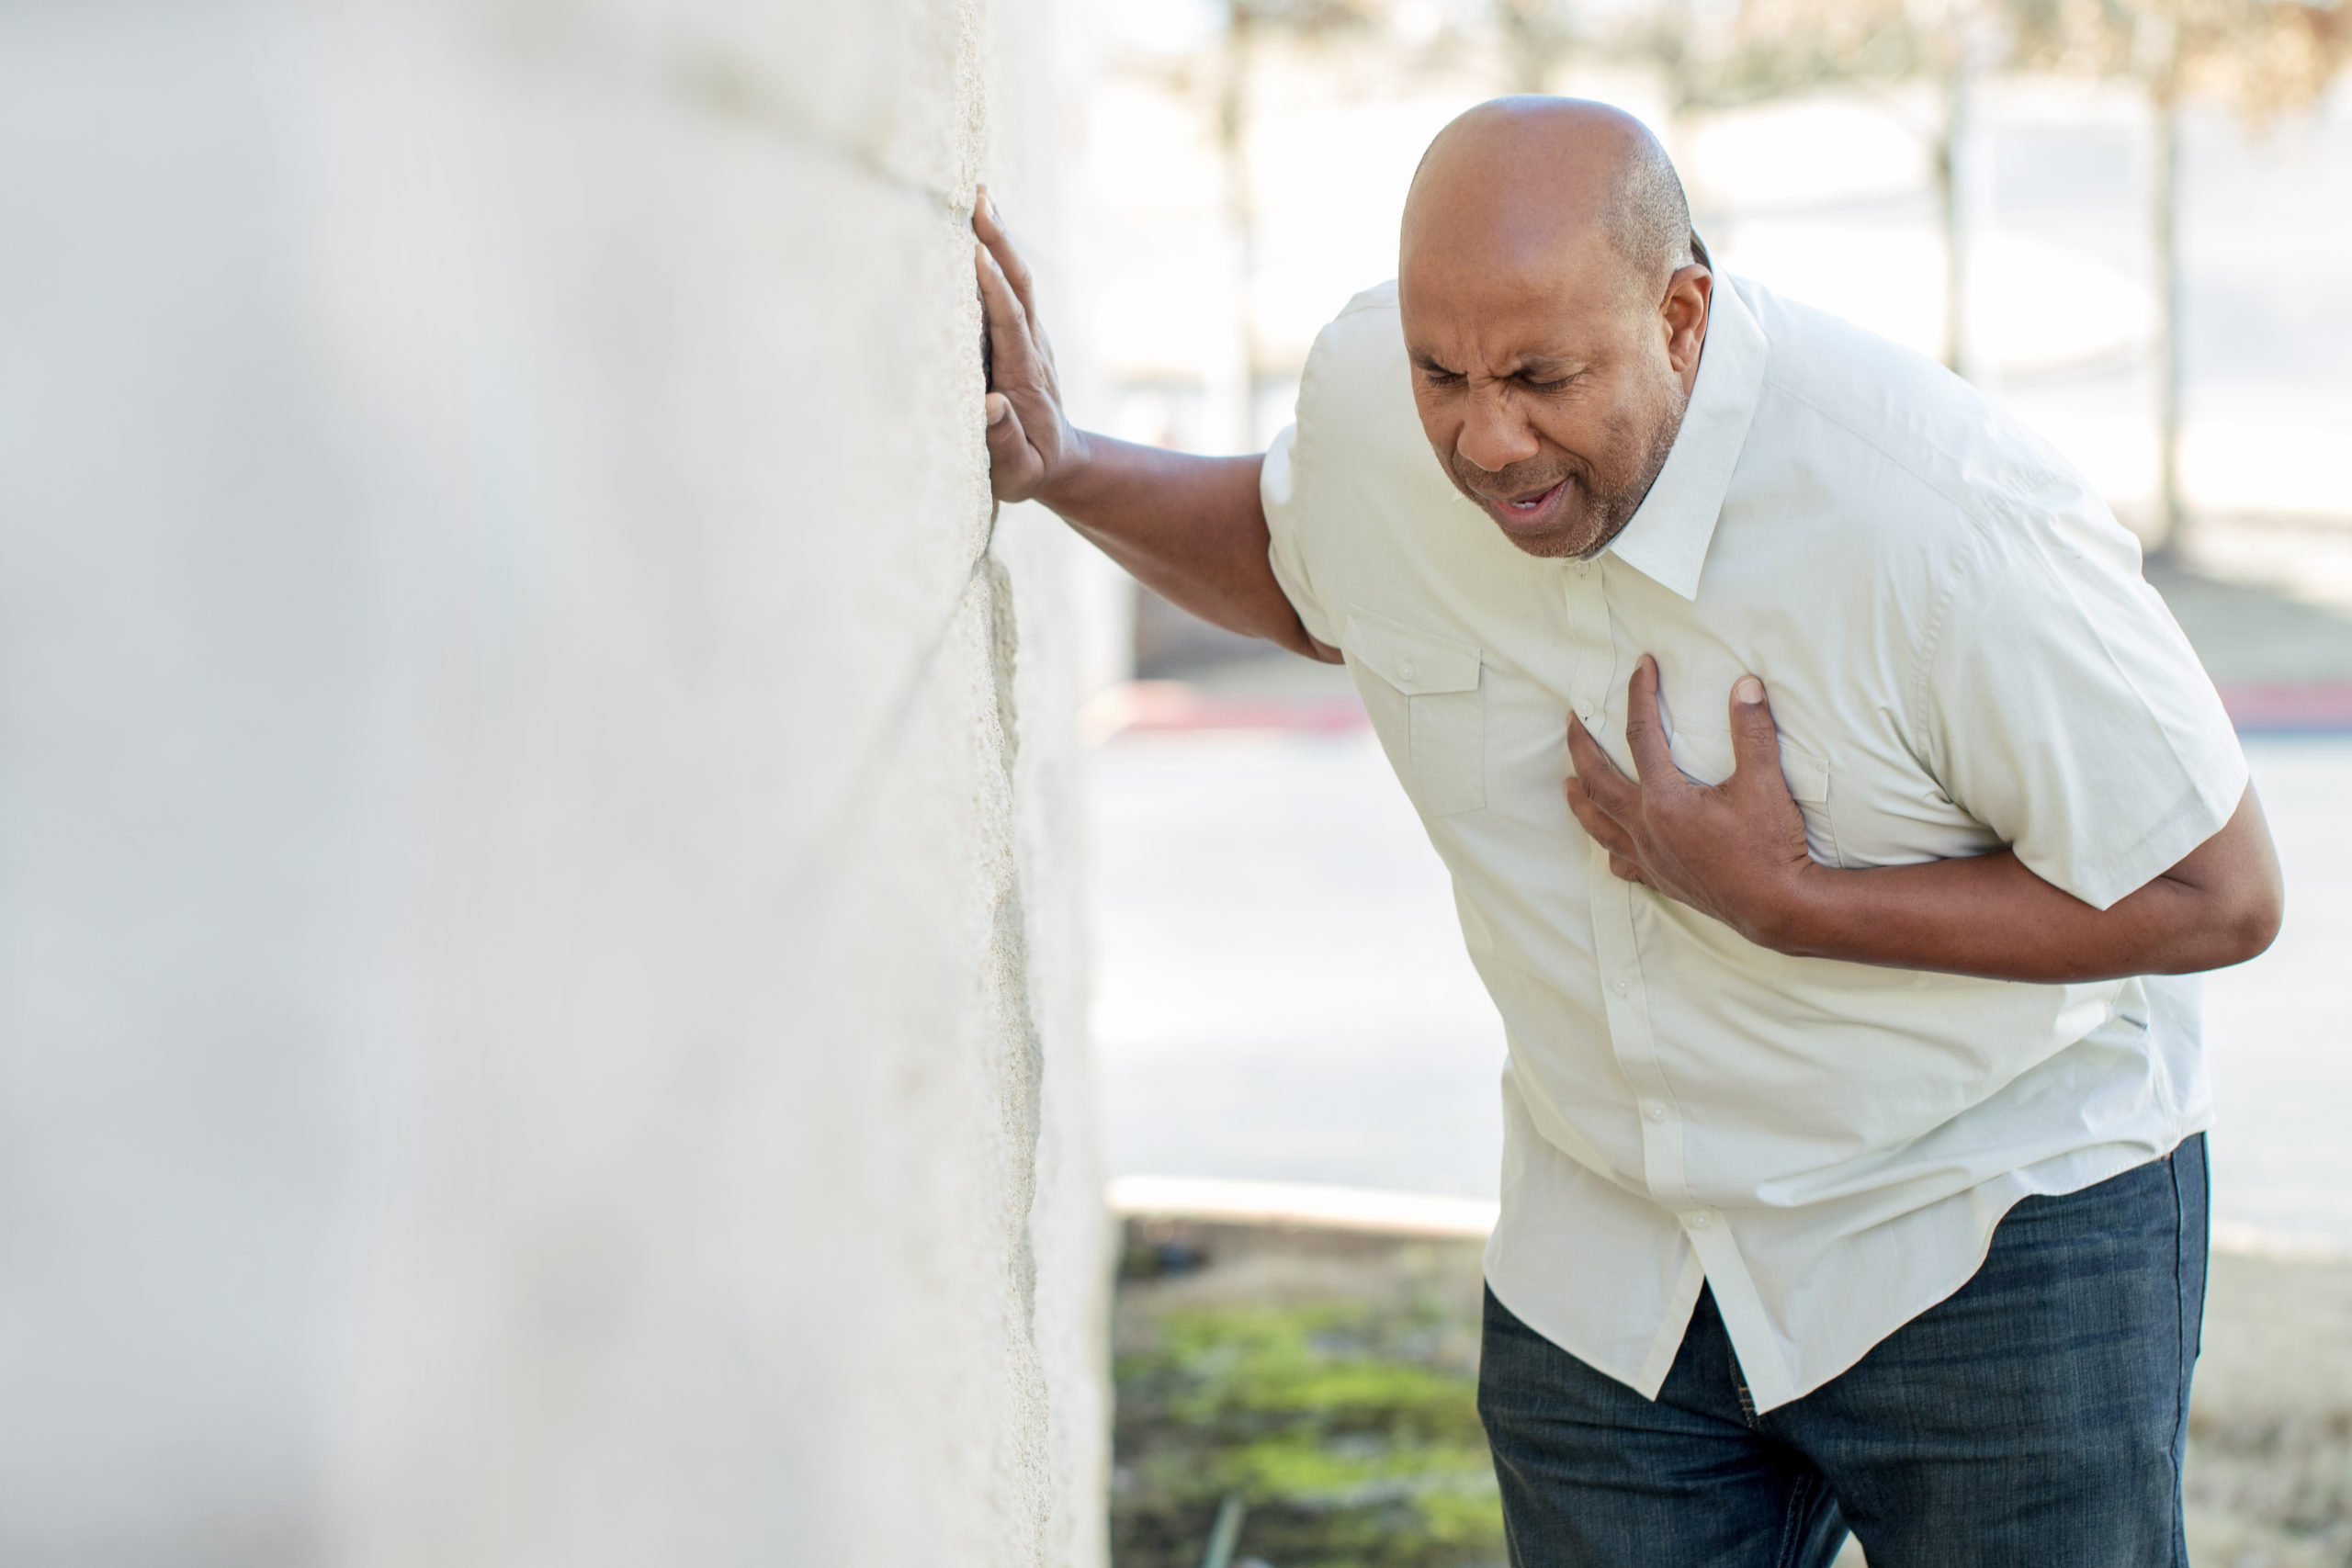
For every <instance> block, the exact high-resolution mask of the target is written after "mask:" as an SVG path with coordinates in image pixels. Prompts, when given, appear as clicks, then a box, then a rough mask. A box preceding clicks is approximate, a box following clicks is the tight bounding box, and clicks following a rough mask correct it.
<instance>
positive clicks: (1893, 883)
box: [1764, 791, 2282, 982]
mask: <svg viewBox="0 0 2352 1568" xmlns="http://www.w3.org/2000/svg"><path fill="white" fill-rule="evenodd" d="M2281 901H2282V895H2281V893H2280V891H2279V886H2278V866H2277V862H2276V860H2275V859H2274V858H2273V857H2272V855H2271V853H2270V848H2269V839H2268V836H2267V833H2266V832H2264V831H2263V830H2262V828H2261V811H2260V807H2259V806H2258V805H2257V804H2256V802H2255V799H2254V796H2253V794H2252V792H2251V791H2249V792H2248V793H2247V795H2246V797H2245V801H2244V802H2243V803H2242V804H2241V805H2240V807H2239V808H2238V813H2237V815H2236V816H2235V817H2233V818H2232V820H2231V822H2230V824H2229V825H2228V826H2227V827H2225V828H2223V829H2222V831H2221V832H2220V833H2218V834H2216V835H2215V836H2214V837H2213V838H2212V839H2211V840H2207V842H2206V843H2205V844H2203V845H2200V846H2199V848H2198V849H2197V850H2196V851H2194V852H2191V853H2190V855H2189V856H2188V858H2187V859H2185V860H2183V861H2182V862H2181V863H2180V864H2179V865H2177V866H2175V867H2174V868H2172V870H2170V871H2168V872H2166V873H2165V874H2163V875H2160V876H2158V877H2156V878H2154V880H2153V881H2151V882H2149V883H2148V884H2147V885H2146V886H2143V887H2141V888H2139V889H2138V890H2137V891H2135V892H2133V893H2131V894H2128V895H2126V896H2125V897H2122V898H2120V899H2118V900H2117V901H2116V902H2115V903H2114V904H2112V905H2110V906H2109V907H2108V908H2105V909H2095V908H2092V907H2091V906H2090V905H2088V904H2086V903H2084V902H2083V901H2082V900H2081V899H2079V898H2076V897H2074V896H2073V895H2071V894H2068V893H2065V892H2063V891H2061V890H2060V889H2059V888H2057V887H2054V886H2052V885H2051V884H2049V883H2047V882H2044V881H2043V880H2042V879H2041V877H2039V876H2036V875H2035V874H2033V873H2032V872H2031V871H2030V870H2029V869H2027V867H2026V866H2025V864H2024V863H2022V862H2020V861H2019V860H2018V857H2017V856H2016V854H2015V853H2013V852H2009V851H2007V850H2004V851H2002V852H1999V853H1997V854H1989V855H1980V856H1977V857H1975V858H1973V859H1969V860H1947V861H1931V862H1928V863H1925V864H1922V865H1903V866H1882V867H1876V868H1873V869H1870V870H1860V871H1844V870H1839V869H1838V868H1836V867H1832V866H1825V865H1816V864H1808V865H1807V866H1806V867H1805V868H1804V873H1803V874H1801V875H1799V876H1797V877H1796V878H1794V879H1793V885H1792V893H1791V896H1790V897H1788V898H1787V900H1786V901H1785V903H1784V905H1783V907H1782V908H1780V909H1779V910H1778V911H1777V916H1776V918H1775V919H1773V920H1772V921H1770V926H1771V928H1772V929H1770V930H1769V931H1766V932H1765V933H1764V940H1765V942H1766V945H1768V946H1771V947H1773V948H1776V949H1777V950H1779V951H1781V952H1783V953H1792V954H1796V955H1801V956H1806V957H1815V958H1840V959H1846V960H1849V961H1851V962H1854V963H1858V964H1888V965H1891V966H1894V967H1897V968H1904V969H1934V970H1940V971H1943V972H1945V973H1948V974H1956V975H1977V976H1985V977H1986V978H1989V979H1996V980H2032V981H2042V982H2061V981H2074V980H2106V979H2114V978H2116V977H2118V976H2125V975H2177V974H2188V973H2191V972H2194V971H2197V970H2203V969H2217V968H2221V967H2222V966H2223V965H2226V964H2238V963H2242V962H2244V961H2245V960H2246V959H2248V958H2250V957H2252V956H2254V955H2255V954H2256V953H2259V952H2261V951H2262V949H2263V948H2265V947H2267V946H2268V945H2269V943H2270V940H2271V938H2272V937H2273V936H2275V935H2276V934H2277V932H2278V919H2279V912H2280V905H2281Z"/></svg>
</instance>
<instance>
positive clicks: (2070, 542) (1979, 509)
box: [1734, 279, 2140, 586]
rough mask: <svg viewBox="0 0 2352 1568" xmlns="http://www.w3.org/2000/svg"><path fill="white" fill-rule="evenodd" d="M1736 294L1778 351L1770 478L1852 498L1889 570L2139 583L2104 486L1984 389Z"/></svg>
mask: <svg viewBox="0 0 2352 1568" xmlns="http://www.w3.org/2000/svg"><path fill="white" fill-rule="evenodd" d="M1734 287H1736V288H1737V289H1738V290H1739V294H1740V298H1741V300H1742V302H1743V303H1745V304H1746V305H1747V307H1748V309H1749V310H1750V311H1751V312H1752V313H1753V314H1754V315H1755V316H1756V318H1757V321H1758V323H1759V324H1760V325H1761V326H1762V327H1763V329H1764V332H1765V334H1766V336H1767V337H1768V338H1769V340H1770V344H1771V352H1770V358H1769V360H1768V362H1767V367H1766V370H1765V377H1764V391H1763V396H1762V398H1761V400H1760V402H1759V405H1758V411H1757V422H1756V425H1755V427H1754V429H1753V432H1752V434H1751V455H1752V456H1754V457H1757V458H1758V459H1759V462H1758V463H1757V464H1756V465H1755V477H1756V478H1757V479H1761V480H1765V481H1766V482H1767V483H1768V484H1769V483H1770V481H1771V480H1772V479H1774V478H1776V477H1777V479H1779V480H1780V482H1781V483H1782V484H1784V485H1788V486H1791V487H1792V488H1795V489H1797V490H1813V491H1817V492H1819V493H1822V494H1823V496H1824V499H1827V498H1828V497H1831V496H1834V497H1836V498H1837V499H1838V501H1839V502H1843V503H1844V504H1840V505H1834V506H1832V507H1830V508H1828V509H1827V510H1828V511H1829V512H1830V513H1833V514H1837V515H1842V516H1843V517H1844V518H1845V519H1846V520H1847V521H1848V522H1849V525H1852V526H1853V527H1854V528H1855V529H1856V530H1857V536H1856V537H1855V538H1854V539H1853V540H1852V541H1851V543H1852V544H1853V546H1854V547H1857V548H1858V549H1860V550H1861V552H1862V553H1863V554H1865V555H1867V556H1870V557H1873V558H1876V561H1877V563H1878V564H1879V565H1880V566H1882V567H1886V568H1899V567H1900V566H1901V565H1904V564H1906V563H1907V564H1913V565H1917V566H1918V567H1921V568H1924V569H1926V570H1930V571H1933V572H1935V573H1936V574H1937V575H1938V576H1944V575H1945V574H1947V573H1949V572H1954V571H1957V572H1959V573H1962V574H1965V575H1970V576H1974V575H1976V573H1975V572H1974V571H1973V570H1972V569H1973V568H1979V567H1981V568H1983V569H1985V572H1987V573H1989V580H1990V581H1997V579H1998V578H1999V577H2001V576H2002V575H2004V574H2007V573H2012V572H2018V571H2030V572H2036V573H2045V572H2047V571H2049V570H2052V567H2053V564H2054V563H2056V562H2060V561H2064V562H2067V563H2072V564H2074V565H2076V566H2078V567H2080V568H2085V569H2088V570H2096V571H2099V572H2102V573H2108V574H2114V575H2120V576H2126V577H2130V578H2133V579H2136V578H2138V576H2139V575H2140V549H2139V542H2138V540H2137V539H2136V538H2135V537H2134V536H2132V535H2131V532H2130V531H2129V530H2128V529H2126V528H2124V527H2123V526H2122V525H2121V524H2120V523H2118V522H2117V521H2116V519H2115V517H2114V515H2113V514H2112V513H2110V512H2109V509H2108V507H2107V504H2106V502H2105V501H2104V500H2103V499H2102V498H2101V497H2100V496H2099V495H2098V491H2096V490H2095V489H2093V488H2092V486H2091V485H2090V484H2089V483H2088V481H2086V479H2084V478H2083V477H2082V476H2081V475H2080V474H2079V473H2077V472H2076V471H2075V468H2074V467H2073V465H2071V464H2070V463H2068V462H2067V461H2066V459H2065V458H2064V457H2062V456H2060V455H2059V454H2058V453H2057V452H2056V451H2055V450H2054V449H2053V448H2052V447H2051V446H2049V444H2048V443H2046V442H2045V441H2043V440H2042V439H2041V437H2040V436H2038V435H2037V434H2034V433H2033V432H2032V431H2031V430H2030V429H2028V428H2027V427H2026V426H2024V425H2023V424H2022V423H2019V422H2018V420H2016V419H2015V418H2014V417H2013V416H2011V415H2010V414H2008V413H2007V412H2006V411H2004V410H2002V409H2001V408H1999V407H1998V406H1996V405H1995V404H1994V403H1992V402H1991V401H1990V400H1987V399H1986V398H1985V395H1984V394H1983V393H1982V392H1980V391H1979V390H1978V389H1976V388H1974V387H1973V386H1971V385H1970V384H1969V383H1968V382H1967V381H1965V380H1963V379H1962V378H1960V377H1958V376H1956V375H1954V374H1952V372H1951V371H1950V370H1949V369H1947V368H1945V367H1943V366H1942V365H1939V364H1938V363H1937V362H1936V361H1934V360H1932V359H1930V358H1928V356H1927V355H1923V354H1919V353H1917V351H1915V350H1912V349H1908V348H1905V347H1904V346H1902V345H1901V344H1894V343H1891V342H1889V341H1887V340H1886V339H1884V338H1882V337H1879V336H1878V335H1877V334H1875V333H1869V332H1866V331H1864V330H1863V329H1861V328H1860V327H1857V326H1855V325H1853V324H1852V323H1851V322H1849V321H1842V320H1840V319H1838V317H1836V316H1833V315H1831V314H1829V313H1828V312H1826V311H1825V310H1816V309H1815V308H1813V307H1811V306H1807V305H1804V304H1800V303H1798V302H1796V301H1793V300H1789V299H1781V297H1780V296H1778V295H1776V294H1774V293H1772V292H1771V291H1770V289H1768V288H1763V287H1761V286H1760V285H1758V284H1753V283H1750V282H1747V281H1746V280H1745V279H1741V280H1737V281H1736V282H1735V284H1734ZM1990 581H1987V586H1989V585H1990Z"/></svg>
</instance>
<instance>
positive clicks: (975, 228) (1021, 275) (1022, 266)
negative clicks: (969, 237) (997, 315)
mask: <svg viewBox="0 0 2352 1568" xmlns="http://www.w3.org/2000/svg"><path fill="white" fill-rule="evenodd" d="M972 232H973V233H975V234H977V235H978V236H979V239H980V243H982V244H983V245H986V246H987V247H988V250H989V254H990V255H991V256H993V257H995V258H996V264H997V265H998V266H999V267H1000V268H1001V269H1002V270H1003V272H1004V276H1005V281H1006V282H1007V283H1008V284H1010V285H1011V286H1012V296H1013V298H1014V299H1016V300H1018V301H1019V302H1020V305H1021V314H1022V316H1023V318H1024V319H1025V320H1026V321H1028V323H1029V327H1030V330H1031V331H1033V332H1034V331H1035V330H1036V326H1037V294H1036V283H1035V279H1034V278H1033V277H1032V276H1031V275H1030V272H1029V264H1028V263H1027V262H1025V261H1023V260H1022V259H1021V252H1020V251H1019V250H1018V249H1017V248H1016V247H1015V246H1014V245H1013V243H1012V235H1010V234H1008V233H1006V232H1005V230H1004V215H1003V214H1002V213H1001V212H999V211H998V210H997V209H996V197H992V196H990V195H989V187H988V186H980V187H979V189H978V192H977V193H976V194H975V196H974V197H973V200H972Z"/></svg>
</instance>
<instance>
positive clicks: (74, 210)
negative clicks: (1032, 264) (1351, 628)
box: [0, 0, 1107, 1568]
mask: <svg viewBox="0 0 2352 1568" xmlns="http://www.w3.org/2000/svg"><path fill="white" fill-rule="evenodd" d="M1044 3H1045V0H990V4H989V7H988V8H987V9H986V10H985V11H984V10H982V9H981V8H979V7H978V6H977V4H975V3H972V0H855V3H854V4H838V3H826V0H764V3H763V0H686V3H683V4H675V5H670V6H654V5H651V4H646V3H642V0H340V3H337V0H316V3H311V4H279V5H267V4H245V5H232V4H226V3H201V0H157V3H153V4H133V3H130V0H70V3H69V0H51V3H42V0H26V3H23V4H18V5H14V6H7V7H6V8H0V1562H8V1563H12V1564H73V1565H82V1564H108V1565H111V1564H147V1563H154V1564H164V1563H169V1564H172V1565H174V1568H202V1565H204V1564H211V1563H219V1564H224V1565H225V1564H232V1563H233V1564H237V1565H239V1568H262V1565H269V1564H280V1563H284V1564H296V1563H300V1564H309V1563H335V1564H345V1563H348V1564H369V1565H373V1564H382V1565H385V1568H393V1565H399V1568H413V1565H416V1564H424V1563H431V1564H435V1568H455V1565H464V1564H482V1565H484V1568H488V1565H492V1564H495V1565H497V1568H526V1565H529V1564H537V1563H545V1564H550V1565H554V1564H562V1565H565V1568H580V1565H584V1564H598V1563H613V1564H629V1565H632V1568H641V1565H645V1564H652V1563H661V1564H664V1565H670V1564H700V1563H712V1564H718V1563H745V1564H749V1563H754V1562H756V1563H761V1564H793V1565H799V1564H806V1565H808V1568H818V1565H820V1564H821V1565H825V1568H833V1565H838V1564H864V1563H876V1564H901V1563H903V1564H923V1565H926V1568H929V1565H934V1564H955V1563H988V1564H996V1563H1004V1564H1032V1563H1053V1564H1086V1563H1091V1562H1099V1561H1101V1559H1102V1557H1103V1545H1102V1535H1103V1527H1102V1520H1101V1508H1100V1504H1101V1488H1102V1483H1103V1472H1104V1454H1103V1449H1104V1442H1105V1437H1104V1429H1105V1427H1106V1424H1107V1411H1106V1407H1105V1395H1104V1393H1103V1383H1102V1379H1101V1373H1102V1365H1101V1362H1102V1346H1101V1343H1100V1330H1099V1321H1100V1312H1101V1306H1102V1298H1101V1292H1102V1288H1103V1287H1102V1280H1103V1242H1104V1237H1103V1230H1102V1227H1101V1224H1100V1223H1099V1219H1098V1209H1097V1205H1096V1199H1095V1192H1096V1183H1095V1180H1094V1172H1093V1168H1092V1165H1091V1145H1090V1141H1089V1137H1090V1134H1089V1127H1090V1111H1091V1107H1090V1105H1089V1102H1088V1087H1087V1083H1086V1079H1085V1075H1084V1070H1083V1060H1082V1053H1081V1041H1080V973H1079V967H1078V961H1079V942H1078V932H1077V931H1076V929H1075V917H1074V914H1073V907H1072V903H1071V897H1070V895H1071V888H1072V882H1073V879H1072V876H1071V867H1070V864H1069V844H1068V841H1067V839H1066V825H1067V823H1068V821H1069V800H1070V766H1071V760H1070V756H1069V750H1068V741H1067V739H1066V737H1067V732H1068V722H1067V720H1068V715H1069V707H1070V704H1071V702H1072V700H1073V695H1074V694H1073V692H1072V690H1071V689H1070V688H1071V677H1070V675H1069V670H1070V668H1071V665H1072V661H1073V653H1072V649H1071V646H1070V644H1071V640H1072V633H1071V631H1070V628H1069V616H1068V615H1067V596H1068V593H1069V589H1068V587H1067V581H1068V577H1069V572H1068V557H1069V546H1068V544H1067V542H1066V541H1065V540H1064V539H1063V538H1062V537H1061V536H1060V535H1059V533H1058V532H1057V529H1056V528H1055V527H1054V526H1053V525H1051V524H1050V523H1049V521H1047V520H1041V519H1039V518H1037V517H1035V516H1028V515H1023V514H1021V513H1018V512H1016V511H1008V513H1006V514H1005V515H1004V516H1003V517H1002V518H1001V519H995V520H994V521H993V522H992V518H991V508H990V505H989V497H988V490H987V482H986V468H985V459H984V454H983V447H982V445H981V439H980V425H979V419H980V415H979V399H980V382H979V371H978V356H977V352H976V344H977V334H978V310H977V306H976V304H975V302H974V300H973V298H972V289H971V273H970V259H969V242H968V238H967V235H966V233H965V231H964V229H963V224H962V213H963V211H964V210H965V209H967V206H968V203H969V200H970V196H971V190H972V186H973V183H974V181H975V179H976V177H978V176H980V175H982V174H983V172H984V171H989V170H991V169H993V172H994V177H997V178H999V179H1000V181H1001V189H1002V190H1003V193H1004V194H1005V196H1006V197H1009V198H1011V199H1009V201H1008V206H1010V207H1012V209H1013V210H1014V211H1015V212H1016V214H1018V213H1019V212H1021V211H1022V210H1023V202H1024V201H1025V202H1026V203H1027V204H1028V206H1027V210H1029V211H1030V212H1032V213H1034V214H1040V215H1049V213H1050V203H1049V201H1048V200H1047V197H1046V190H1045V186H1044V182H1043V181H1042V180H1041V179H1040V178H1039V177H1038V176H1039V175H1040V174H1041V173H1042V172H1043V164H1042V163H1041V161H1040V158H1039V156H1038V151H1039V148H1040V145H1041V143H1042V142H1045V141H1049V140H1050V135H1049V133H1050V130H1051V129H1052V126H1053V118H1052V116H1051V115H1050V114H1049V113H1047V112H1046V111H1045V109H1044V108H1043V107H1042V106H1044V105H1046V103H1047V102H1048V101H1049V99H1050V96H1051V81H1050V75H1051V73H1050V71H1049V70H1048V69H1046V66H1045V65H1044V64H1042V63H1041V62H1042V61H1043V60H1044V59H1045V58H1046V57H1045V56H1044V55H1043V54H1042V53H1041V51H1039V49H1038V48H1037V47H1036V45H1037V43H1038V40H1040V39H1046V38H1048V37H1049V36H1050V33H1051V27H1050V18H1048V17H1046V15H1045V14H1044V12H1043V9H1042V6H1043V5H1044ZM999 106H1010V107H1012V110H1013V111H1015V112H1010V113H1007V112H1000V109H999ZM992 128H993V129H992Z"/></svg>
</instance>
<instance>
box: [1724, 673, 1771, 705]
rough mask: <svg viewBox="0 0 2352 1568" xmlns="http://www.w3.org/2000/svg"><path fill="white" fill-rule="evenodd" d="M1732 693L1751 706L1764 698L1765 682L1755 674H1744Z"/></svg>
mask: <svg viewBox="0 0 2352 1568" xmlns="http://www.w3.org/2000/svg"><path fill="white" fill-rule="evenodd" d="M1731 694H1732V695H1733V696H1735V697H1737V698H1738V699H1739V700H1740V701H1741V702H1743V703H1746V704H1748V705H1750V706H1753V705H1756V704H1758V703H1760V702H1762V701H1763V700H1764V682H1761V681H1759V680H1758V679H1757V678H1756V677H1755V676H1753V675H1742V676H1741V677H1740V678H1739V681H1738V683H1737V684H1736V685H1734V686H1733V687H1732V689H1731Z"/></svg>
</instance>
